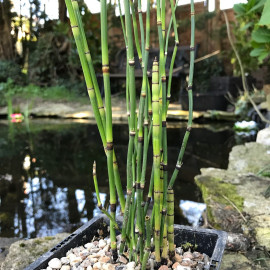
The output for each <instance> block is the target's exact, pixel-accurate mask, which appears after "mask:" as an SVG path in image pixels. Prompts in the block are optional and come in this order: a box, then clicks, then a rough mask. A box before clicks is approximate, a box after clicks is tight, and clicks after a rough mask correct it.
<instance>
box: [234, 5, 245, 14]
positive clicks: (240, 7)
mask: <svg viewBox="0 0 270 270" xmlns="http://www.w3.org/2000/svg"><path fill="white" fill-rule="evenodd" d="M233 10H234V12H235V13H236V16H242V15H245V14H246V9H245V5H244V4H236V5H234V6H233Z"/></svg>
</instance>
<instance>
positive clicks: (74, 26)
mask: <svg viewBox="0 0 270 270" xmlns="http://www.w3.org/2000/svg"><path fill="white" fill-rule="evenodd" d="M71 28H72V29H73V28H79V26H78V25H71Z"/></svg>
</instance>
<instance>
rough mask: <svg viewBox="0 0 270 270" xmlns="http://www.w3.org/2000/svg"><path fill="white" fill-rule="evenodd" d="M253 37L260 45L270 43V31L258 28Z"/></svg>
mask: <svg viewBox="0 0 270 270" xmlns="http://www.w3.org/2000/svg"><path fill="white" fill-rule="evenodd" d="M251 36H252V39H253V40H255V41H256V42H258V43H270V29H267V28H258V29H256V30H254V31H253V32H252V35H251Z"/></svg>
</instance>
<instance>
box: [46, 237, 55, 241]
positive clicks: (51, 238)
mask: <svg viewBox="0 0 270 270" xmlns="http://www.w3.org/2000/svg"><path fill="white" fill-rule="evenodd" d="M44 239H45V240H48V241H50V240H53V239H54V237H53V236H46V237H45V238H44Z"/></svg>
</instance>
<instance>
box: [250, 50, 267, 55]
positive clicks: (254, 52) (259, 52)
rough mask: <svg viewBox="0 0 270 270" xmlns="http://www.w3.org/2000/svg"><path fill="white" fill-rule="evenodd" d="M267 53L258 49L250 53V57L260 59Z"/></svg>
mask: <svg viewBox="0 0 270 270" xmlns="http://www.w3.org/2000/svg"><path fill="white" fill-rule="evenodd" d="M265 52H266V50H265V48H256V49H254V50H252V51H251V52H250V56H253V57H258V56H260V55H261V54H263V53H265Z"/></svg>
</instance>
